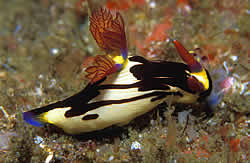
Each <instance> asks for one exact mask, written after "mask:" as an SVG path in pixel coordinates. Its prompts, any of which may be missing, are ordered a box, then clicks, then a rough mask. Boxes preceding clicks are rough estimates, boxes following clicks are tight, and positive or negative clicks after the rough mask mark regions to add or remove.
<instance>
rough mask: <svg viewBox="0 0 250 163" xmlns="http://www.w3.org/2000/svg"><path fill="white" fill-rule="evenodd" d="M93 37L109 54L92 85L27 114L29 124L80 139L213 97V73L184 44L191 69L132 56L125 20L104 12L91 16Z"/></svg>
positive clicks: (93, 72) (98, 62) (91, 74)
mask: <svg viewBox="0 0 250 163" xmlns="http://www.w3.org/2000/svg"><path fill="white" fill-rule="evenodd" d="M90 31H91V33H92V35H93V37H94V39H95V40H96V42H97V44H98V46H99V47H100V48H102V49H103V50H104V51H105V53H106V54H105V55H98V56H96V58H95V64H94V65H92V66H90V67H88V68H87V69H86V72H87V73H88V75H87V78H88V79H89V80H90V82H89V83H88V85H87V86H86V87H85V88H84V89H83V90H82V91H80V92H78V93H76V94H75V95H73V96H71V97H68V98H67V99H64V100H62V101H58V102H55V103H52V104H49V105H47V106H43V107H40V108H37V109H34V110H31V111H27V112H24V113H23V118H24V120H25V121H26V122H28V123H30V124H31V125H34V126H43V125H44V124H46V123H49V124H52V125H55V126H57V127H59V128H61V129H63V130H64V131H65V132H66V133H68V134H79V133H86V132H92V131H97V130H101V129H105V128H108V127H110V126H123V125H126V124H128V123H129V122H130V121H131V120H133V119H134V118H136V117H138V116H140V115H142V114H144V113H146V112H149V111H150V110H152V109H153V108H154V107H156V106H157V105H158V104H160V103H162V102H164V101H166V100H168V98H169V97H170V96H171V97H173V98H171V99H172V102H178V103H194V102H197V101H201V100H204V99H205V98H206V97H207V96H209V94H210V92H211V90H212V81H211V78H210V76H209V73H208V72H207V70H206V69H205V68H203V67H202V65H201V64H200V63H199V62H198V61H197V60H195V58H194V57H193V56H192V55H191V54H190V53H189V52H188V51H187V50H186V49H185V48H184V46H183V45H182V44H181V43H180V42H179V41H177V40H174V41H173V43H174V45H175V47H176V49H177V51H178V53H179V55H180V56H181V58H182V59H183V61H184V62H185V63H186V64H184V63H178V62H169V61H149V60H147V59H145V58H143V57H141V56H128V50H127V45H126V44H127V43H126V35H125V28H124V21H123V18H122V16H121V14H120V13H119V12H113V11H109V10H107V9H103V8H102V9H99V10H96V11H95V12H93V13H92V15H91V17H90Z"/></svg>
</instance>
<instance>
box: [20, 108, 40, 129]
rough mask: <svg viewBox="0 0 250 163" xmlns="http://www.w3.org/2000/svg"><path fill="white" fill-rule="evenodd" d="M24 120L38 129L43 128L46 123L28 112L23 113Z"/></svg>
mask: <svg viewBox="0 0 250 163" xmlns="http://www.w3.org/2000/svg"><path fill="white" fill-rule="evenodd" d="M23 120H25V121H26V122H27V123H29V124H31V125H33V126H37V127H43V126H44V123H43V122H42V121H41V120H40V119H39V118H37V117H36V116H35V114H33V113H32V112H30V111H28V112H24V113H23Z"/></svg>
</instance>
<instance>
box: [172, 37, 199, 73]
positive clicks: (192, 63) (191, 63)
mask: <svg viewBox="0 0 250 163" xmlns="http://www.w3.org/2000/svg"><path fill="white" fill-rule="evenodd" d="M173 42H174V45H175V47H176V49H177V51H178V53H179V55H180V56H181V58H182V59H183V61H185V62H186V63H187V65H188V67H189V69H190V71H191V72H200V71H202V69H203V68H202V66H201V64H200V63H199V62H198V61H197V60H196V59H195V58H194V56H193V55H191V54H190V53H189V52H188V50H187V49H186V48H185V47H184V46H183V45H182V44H181V43H180V42H179V41H177V40H173Z"/></svg>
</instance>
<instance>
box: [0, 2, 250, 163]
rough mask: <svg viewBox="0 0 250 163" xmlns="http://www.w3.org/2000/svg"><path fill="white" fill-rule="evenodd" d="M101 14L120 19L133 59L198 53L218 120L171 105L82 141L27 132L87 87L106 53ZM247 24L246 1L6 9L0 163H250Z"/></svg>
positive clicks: (0, 61) (1, 40)
mask: <svg viewBox="0 0 250 163" xmlns="http://www.w3.org/2000/svg"><path fill="white" fill-rule="evenodd" d="M87 2H89V5H90V4H91V6H89V5H88V3H87ZM103 6H106V7H107V8H108V9H112V10H119V12H120V13H121V14H122V16H123V18H124V20H125V26H126V35H127V41H128V51H129V55H140V56H143V57H146V58H147V59H150V60H167V61H177V62H182V61H181V59H180V57H178V54H177V51H176V50H175V48H174V46H173V44H172V43H171V41H170V40H171V39H177V40H179V41H180V42H182V44H183V45H184V46H185V47H186V48H187V49H188V50H194V51H195V52H196V53H197V56H195V57H197V58H198V60H199V61H200V62H201V63H202V64H203V65H204V66H205V67H206V68H207V69H208V71H209V72H210V73H211V76H212V78H213V82H214V85H213V89H214V91H213V98H211V99H210V100H211V103H212V104H213V115H212V116H209V117H206V115H205V112H204V110H203V109H202V106H201V105H199V104H194V105H183V104H175V105H171V103H170V102H168V103H163V104H161V105H159V106H158V107H156V108H155V109H153V110H152V111H151V112H149V113H147V114H145V115H143V116H141V117H139V118H137V119H135V120H134V121H133V122H131V123H130V124H129V125H127V126H125V127H123V128H119V129H116V128H114V129H110V130H107V131H104V132H103V133H98V134H96V135H81V136H70V135H66V134H64V133H62V132H61V131H58V130H57V129H56V128H53V127H51V126H47V127H44V128H36V127H32V126H30V125H28V124H27V123H25V122H24V121H23V120H22V112H23V111H28V110H31V109H33V108H37V107H40V106H43V105H47V104H49V103H52V102H55V101H58V100H62V99H65V98H66V97H69V96H71V95H73V94H75V93H77V92H78V91H80V90H81V89H82V88H84V86H85V85H86V84H87V82H88V81H87V79H86V77H85V75H86V73H85V71H84V70H85V69H86V67H87V66H89V65H91V64H92V63H93V58H94V56H96V55H98V54H102V53H103V52H102V51H101V50H100V48H98V46H97V44H96V43H95V40H94V39H93V38H92V36H91V33H90V32H89V27H88V23H89V21H88V13H89V7H93V8H98V7H103ZM249 20H250V3H249V1H248V0H214V1H209V0H103V1H98V0H92V1H91V0H88V1H87V0H11V1H4V0H0V162H25V163H28V162H34V163H37V162H46V163H49V162H51V163H52V162H74V163H76V162H77V163H81V162H181V163H182V162H240V163H241V162H249V157H250V156H249V155H250V152H249V138H250V137H249V133H248V132H249V112H250V109H249V108H250V107H249V87H248V85H249V62H250V60H249V56H250V44H249V40H250V30H249V29H250V21H249Z"/></svg>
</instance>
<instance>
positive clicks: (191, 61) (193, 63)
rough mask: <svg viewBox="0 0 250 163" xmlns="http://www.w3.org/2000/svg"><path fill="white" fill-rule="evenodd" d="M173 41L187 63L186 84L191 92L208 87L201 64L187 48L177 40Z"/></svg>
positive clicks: (204, 89) (207, 80)
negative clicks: (187, 75)
mask: <svg viewBox="0 0 250 163" xmlns="http://www.w3.org/2000/svg"><path fill="white" fill-rule="evenodd" d="M173 43H174V45H175V47H176V49H177V51H178V53H179V55H180V57H181V58H182V60H183V61H184V62H186V63H187V65H188V68H189V72H187V73H188V74H189V75H190V76H189V77H188V80H187V82H188V83H187V84H188V87H189V89H190V90H192V91H193V92H204V91H206V90H208V89H209V87H211V86H210V84H209V76H208V74H207V72H206V70H205V69H204V68H203V67H202V65H201V64H200V63H199V62H198V61H197V60H196V59H195V58H194V56H193V55H191V54H190V53H189V52H188V50H187V49H186V48H185V47H184V46H183V45H182V44H181V43H180V42H179V41H177V40H173Z"/></svg>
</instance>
